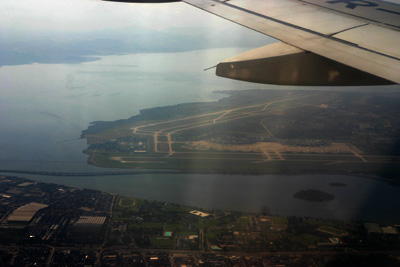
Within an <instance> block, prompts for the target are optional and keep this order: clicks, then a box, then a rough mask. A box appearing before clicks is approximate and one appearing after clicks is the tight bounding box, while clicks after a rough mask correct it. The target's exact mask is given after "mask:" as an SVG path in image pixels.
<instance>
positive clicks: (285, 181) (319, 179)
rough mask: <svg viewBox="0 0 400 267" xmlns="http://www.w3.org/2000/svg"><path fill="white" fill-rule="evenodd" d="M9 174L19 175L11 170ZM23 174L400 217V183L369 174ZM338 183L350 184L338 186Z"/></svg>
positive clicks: (182, 198) (173, 195) (289, 211)
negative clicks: (318, 195) (319, 194)
mask: <svg viewBox="0 0 400 267" xmlns="http://www.w3.org/2000/svg"><path fill="white" fill-rule="evenodd" d="M108 170H110V169H108ZM114 171H115V169H114ZM5 174H7V173H5ZM7 175H14V176H16V174H11V173H8V174H7ZM21 176H22V177H26V178H30V179H34V180H37V181H43V182H49V183H58V184H64V185H67V186H73V187H79V188H82V187H83V188H90V189H97V190H102V191H106V192H110V193H115V194H122V195H126V196H132V197H138V198H143V199H147V200H158V201H163V202H171V203H178V204H182V205H189V206H195V207H201V208H205V209H223V210H240V211H247V212H266V213H271V214H278V215H284V216H309V217H317V218H327V219H338V220H365V221H375V222H380V223H398V222H399V221H400V214H399V213H398V206H399V205H400V199H399V197H398V196H399V194H400V187H395V186H392V185H390V184H388V183H386V182H384V181H380V180H376V179H370V178H364V177H355V176H341V175H296V176H287V175H264V176H243V175H209V174H207V175H206V174H137V175H117V176H98V177H92V176H86V177H62V176H43V175H33V174H24V175H21ZM332 183H340V184H344V185H345V186H340V187H338V186H332ZM307 189H315V190H321V191H323V192H327V193H329V194H332V195H333V196H334V197H335V198H334V199H333V200H331V201H326V202H309V201H305V200H301V199H297V198H294V197H293V195H294V194H295V193H296V192H298V191H300V190H307Z"/></svg>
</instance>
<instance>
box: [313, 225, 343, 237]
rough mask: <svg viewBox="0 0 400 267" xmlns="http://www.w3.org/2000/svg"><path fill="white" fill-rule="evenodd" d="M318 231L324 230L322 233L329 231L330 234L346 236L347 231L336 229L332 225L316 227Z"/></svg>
mask: <svg viewBox="0 0 400 267" xmlns="http://www.w3.org/2000/svg"><path fill="white" fill-rule="evenodd" d="M317 230H318V231H321V232H324V233H330V234H332V235H336V236H346V235H348V233H347V232H346V231H343V230H340V229H336V228H334V227H330V226H320V227H318V229H317Z"/></svg>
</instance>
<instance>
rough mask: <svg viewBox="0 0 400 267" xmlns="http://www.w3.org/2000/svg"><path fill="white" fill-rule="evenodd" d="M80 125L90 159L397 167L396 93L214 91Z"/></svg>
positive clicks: (220, 166) (361, 169) (186, 165)
mask: <svg viewBox="0 0 400 267" xmlns="http://www.w3.org/2000/svg"><path fill="white" fill-rule="evenodd" d="M219 93H224V94H227V95H228V96H227V97H226V98H223V99H221V100H219V101H217V102H211V103H188V104H179V105H175V106H167V107H157V108H151V109H145V110H141V111H140V114H138V115H136V116H133V117H131V118H129V119H123V120H117V121H113V122H103V121H97V122H93V123H92V124H91V125H90V126H89V127H88V129H86V130H84V131H83V132H82V138H85V139H86V140H87V143H88V148H87V149H86V150H85V151H84V153H86V154H88V162H89V163H90V164H93V165H97V166H103V167H115V168H130V169H162V170H178V171H185V172H197V173H225V174H227V173H231V174H252V175H257V174H282V173H285V174H304V173H307V174H309V173H335V174H352V175H377V176H380V177H386V178H393V179H395V177H399V174H400V149H398V148H399V146H400V142H399V141H400V139H399V134H400V116H399V114H400V106H399V105H398V103H399V101H400V93H393V92H388V93H379V94H378V93H364V92H363V93H354V92H336V91H335V92H334V91H332V92H321V91H301V90H293V91H290V90H243V91H223V92H219Z"/></svg>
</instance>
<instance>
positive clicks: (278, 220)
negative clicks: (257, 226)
mask: <svg viewBox="0 0 400 267" xmlns="http://www.w3.org/2000/svg"><path fill="white" fill-rule="evenodd" d="M271 221H272V222H273V223H274V224H287V223H288V219H287V217H282V216H273V217H271Z"/></svg>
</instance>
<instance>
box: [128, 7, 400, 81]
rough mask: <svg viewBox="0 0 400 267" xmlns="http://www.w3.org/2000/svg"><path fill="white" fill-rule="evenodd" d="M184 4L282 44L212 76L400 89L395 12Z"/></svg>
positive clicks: (227, 64) (399, 23)
mask: <svg viewBox="0 0 400 267" xmlns="http://www.w3.org/2000/svg"><path fill="white" fill-rule="evenodd" d="M128 2H141V1H128ZM143 2H145V1H143ZM154 2H157V1H154ZM183 2H186V3H188V4H190V5H192V6H195V7H197V8H200V9H202V10H205V11H207V12H210V13H212V14H215V15H217V16H220V17H222V18H225V19H228V20H230V21H232V22H235V23H238V24H240V25H243V26H245V27H247V28H250V29H253V30H255V31H258V32H260V33H263V34H266V35H268V36H271V37H274V38H276V39H278V40H280V41H281V42H279V43H275V44H272V45H267V46H264V47H261V48H257V49H255V50H252V51H249V52H246V53H244V54H241V55H238V56H236V57H233V58H230V59H227V60H225V61H222V62H220V63H218V65H217V71H216V73H217V75H219V76H222V77H227V78H233V79H239V80H244V81H250V82H259V83H269V84H282V85H320V86H321V85H322V86H323V85H328V86H329V85H335V86H342V85H382V84H395V83H400V5H397V4H394V3H389V2H383V1H377V0H184V1H183ZM227 34H228V33H227Z"/></svg>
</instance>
